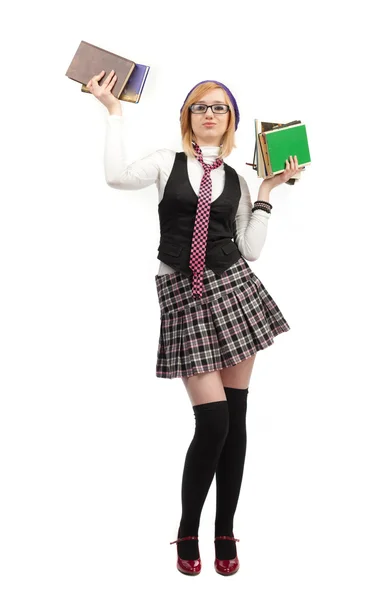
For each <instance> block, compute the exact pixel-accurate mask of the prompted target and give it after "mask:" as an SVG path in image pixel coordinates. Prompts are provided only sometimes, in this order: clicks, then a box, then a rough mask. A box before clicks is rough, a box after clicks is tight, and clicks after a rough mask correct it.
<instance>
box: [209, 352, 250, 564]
mask: <svg viewBox="0 0 389 600" xmlns="http://www.w3.org/2000/svg"><path fill="white" fill-rule="evenodd" d="M254 361H255V356H253V357H250V358H248V359H246V360H244V361H242V362H240V363H238V364H237V365H234V366H233V367H229V368H227V369H223V370H222V371H220V375H221V378H222V381H223V385H224V391H225V394H226V398H227V404H228V411H229V431H228V435H227V438H226V441H225V443H224V446H223V450H222V452H221V455H220V458H219V462H218V465H217V469H216V517H215V537H216V536H219V535H228V536H231V537H233V536H234V532H233V520H234V515H235V511H236V507H237V504H238V499H239V494H240V489H241V484H242V479H243V471H244V463H245V457H246V446H247V433H246V412H247V396H248V385H249V383H250V378H251V373H252V369H253V366H254ZM215 550H216V556H217V558H219V559H221V560H224V559H229V558H235V556H236V544H235V542H233V541H231V540H216V542H215Z"/></svg>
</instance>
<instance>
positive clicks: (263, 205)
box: [251, 200, 273, 213]
mask: <svg viewBox="0 0 389 600" xmlns="http://www.w3.org/2000/svg"><path fill="white" fill-rule="evenodd" d="M272 208H273V206H272V205H271V204H270V202H265V201H264V200H256V201H255V202H254V206H253V208H252V209H251V212H254V211H255V210H258V209H261V210H265V211H266V212H267V213H270V212H271V209H272Z"/></svg>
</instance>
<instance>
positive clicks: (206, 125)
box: [204, 123, 216, 127]
mask: <svg viewBox="0 0 389 600" xmlns="http://www.w3.org/2000/svg"><path fill="white" fill-rule="evenodd" d="M214 125H216V123H204V127H213V126H214Z"/></svg>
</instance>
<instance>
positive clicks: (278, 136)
mask: <svg viewBox="0 0 389 600" xmlns="http://www.w3.org/2000/svg"><path fill="white" fill-rule="evenodd" d="M262 135H263V137H264V138H265V144H264V148H265V151H267V155H268V156H267V157H265V162H266V160H268V175H270V176H273V175H277V173H282V171H284V170H285V167H286V164H285V161H286V159H288V158H289V156H295V155H296V156H297V160H298V164H299V167H303V166H305V165H309V164H310V162H311V155H310V153H309V146H308V138H307V130H306V126H305V125H304V124H303V123H298V124H296V125H290V126H289V127H288V126H281V127H275V128H274V129H272V130H271V131H266V132H264V133H263V134H262Z"/></svg>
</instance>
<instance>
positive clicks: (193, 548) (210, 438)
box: [177, 371, 229, 560]
mask: <svg viewBox="0 0 389 600" xmlns="http://www.w3.org/2000/svg"><path fill="white" fill-rule="evenodd" d="M184 383H185V386H186V389H187V391H188V394H189V397H190V400H191V403H192V408H193V412H194V416H195V421H196V424H195V432H194V436H193V439H192V441H191V443H190V446H189V448H188V451H187V454H186V458H185V464H184V471H183V476H182V489H181V501H182V515H181V521H180V527H179V531H178V537H185V536H187V535H198V529H199V524H200V515H201V511H202V508H203V505H204V502H205V499H206V497H207V494H208V491H209V488H210V486H211V483H212V480H213V477H214V475H215V470H216V466H217V463H218V460H219V456H220V453H221V451H222V448H223V446H224V442H225V439H226V437H227V433H228V425H229V416H228V406H227V402H226V397H225V393H224V388H223V384H222V382H221V379H220V374H219V372H218V371H213V372H211V373H202V374H199V375H194V376H193V377H190V378H189V379H185V380H184ZM177 548H178V555H179V556H180V558H183V559H187V560H194V559H196V558H198V557H199V548H198V541H197V540H186V541H184V542H178V545H177Z"/></svg>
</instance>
